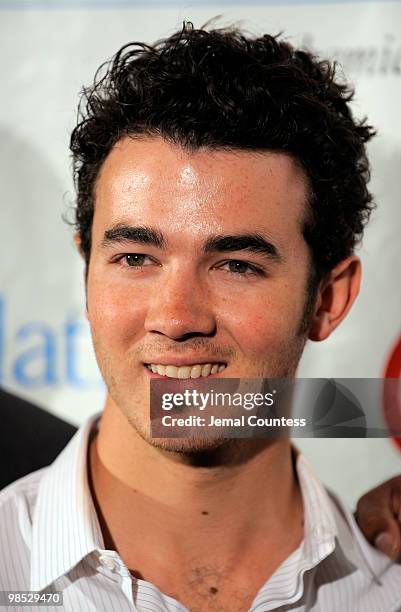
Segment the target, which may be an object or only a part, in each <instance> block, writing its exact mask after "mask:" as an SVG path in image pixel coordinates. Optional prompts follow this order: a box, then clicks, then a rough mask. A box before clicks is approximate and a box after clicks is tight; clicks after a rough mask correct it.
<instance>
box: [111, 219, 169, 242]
mask: <svg viewBox="0 0 401 612" xmlns="http://www.w3.org/2000/svg"><path fill="white" fill-rule="evenodd" d="M115 242H137V243H140V244H151V245H153V246H155V247H159V248H163V247H164V246H165V244H166V241H165V239H164V237H163V234H162V233H161V232H160V231H158V230H156V229H152V228H151V227H146V226H143V225H139V226H132V225H122V224H119V225H116V226H115V227H112V228H111V229H108V230H106V231H105V232H104V237H103V240H102V246H103V247H107V246H110V245H111V244H113V243H115Z"/></svg>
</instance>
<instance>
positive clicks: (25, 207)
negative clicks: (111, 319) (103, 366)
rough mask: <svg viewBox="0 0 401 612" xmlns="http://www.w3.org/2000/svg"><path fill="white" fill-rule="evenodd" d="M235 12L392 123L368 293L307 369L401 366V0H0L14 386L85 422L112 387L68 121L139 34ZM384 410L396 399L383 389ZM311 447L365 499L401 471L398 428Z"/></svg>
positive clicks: (2, 349)
mask: <svg viewBox="0 0 401 612" xmlns="http://www.w3.org/2000/svg"><path fill="white" fill-rule="evenodd" d="M217 15H221V18H220V20H219V21H218V22H217V25H218V26H223V25H227V24H231V23H234V22H236V23H237V24H238V25H240V26H241V27H243V28H245V29H247V30H248V31H250V32H253V33H255V34H262V33H264V32H268V33H273V34H275V33H278V32H280V31H282V32H284V35H285V36H286V37H287V38H288V40H289V41H291V42H293V43H295V44H301V45H303V46H307V47H309V48H312V49H313V50H315V51H316V52H317V53H318V54H319V55H320V56H322V57H329V58H331V59H336V60H338V62H339V63H340V65H341V67H342V69H343V71H344V73H345V75H346V76H347V78H348V79H349V80H350V81H351V82H352V83H353V84H354V86H355V88H356V98H355V102H354V110H355V113H356V115H357V116H359V117H361V116H365V115H367V116H368V118H369V122H370V123H372V124H373V125H374V126H375V127H376V128H377V131H378V136H377V137H376V138H375V139H374V141H373V142H372V144H371V145H370V146H369V154H370V159H371V163H372V170H373V172H372V183H371V187H372V190H373V192H374V194H375V198H376V201H377V203H378V208H377V210H376V211H375V212H374V214H373V216H372V220H371V222H370V224H369V226H368V229H367V231H366V235H365V240H364V243H363V247H362V248H361V249H360V250H359V251H358V254H359V255H360V256H361V258H362V262H363V266H364V278H363V284H362V291H361V295H360V297H359V299H358V301H357V303H356V305H355V306H354V307H353V309H352V311H351V313H350V315H349V316H348V318H347V320H346V321H345V322H344V323H343V324H342V326H341V327H340V328H339V329H338V330H337V331H336V332H335V334H333V336H332V337H331V338H330V339H329V340H328V341H326V342H323V343H321V344H314V343H309V344H308V345H307V349H306V352H305V355H304V358H303V361H302V364H301V368H300V376H303V377H329V378H330V377H338V378H341V377H343V378H345V377H353V378H358V377H360V378H369V377H373V378H380V377H382V376H385V375H386V373H387V375H391V376H393V377H397V378H398V377H400V376H401V335H400V334H401V239H400V235H401V200H400V187H399V183H400V171H401V115H400V108H401V30H400V24H401V2H399V1H388V2H385V1H382V2H380V1H376V2H363V1H359V2H332V1H325V2H324V1H320V2H319V1H310V2H299V1H295V0H293V1H292V2H266V1H264V2H260V3H258V2H255V3H254V4H253V5H252V6H249V5H248V4H247V3H245V2H243V3H241V2H230V3H229V2H219V3H211V2H201V1H198V2H191V3H186V4H180V3H179V2H172V1H171V2H163V3H156V2H149V0H148V2H147V3H146V7H145V4H144V3H143V4H142V3H140V2H134V1H128V0H124V1H123V0H122V1H120V2H118V1H117V2H111V1H106V0H98V1H96V2H90V1H86V2H85V1H78V0H72V1H68V3H67V2H66V1H61V0H54V1H53V2H50V1H48V2H46V1H45V0H42V1H35V0H13V2H11V1H8V2H7V1H4V0H0V40H1V57H2V68H1V102H2V103H1V107H0V132H1V140H0V145H1V149H0V150H1V153H0V154H1V159H0V169H1V230H2V232H1V236H2V245H1V261H2V265H1V267H0V384H1V385H2V386H4V387H6V388H8V389H10V390H12V391H15V392H16V393H17V394H19V395H21V396H23V397H26V398H28V399H31V400H33V401H35V402H37V403H39V404H41V405H42V406H44V407H46V408H48V409H49V410H50V411H52V412H54V413H56V414H58V415H60V416H61V417H63V418H65V419H67V420H69V421H71V422H73V423H76V424H79V423H81V422H82V421H83V420H84V419H86V417H88V416H89V415H90V414H92V413H94V412H97V411H100V410H101V409H102V405H103V400H104V386H103V383H102V381H101V379H100V376H99V373H98V370H97V366H96V363H95V359H94V356H93V352H92V348H91V341H90V335H89V328H88V324H87V321H86V319H85V315H84V287H83V265H82V262H81V261H80V259H79V257H78V255H77V253H76V252H75V249H74V246H73V240H72V234H73V232H72V229H71V227H68V225H67V224H66V223H64V222H63V220H62V217H63V216H67V217H68V216H69V217H70V218H72V214H71V209H72V206H73V203H74V192H73V187H72V179H71V162H70V158H69V151H68V142H69V135H70V132H71V130H72V128H73V126H74V122H75V113H76V106H77V101H78V92H79V91H80V89H81V87H82V85H84V84H89V83H90V82H91V80H92V79H93V76H94V73H95V70H96V68H97V67H98V66H99V65H100V63H102V62H103V61H104V60H106V59H109V58H110V57H111V56H112V55H113V54H114V53H115V51H117V49H118V48H119V47H121V46H122V45H123V44H124V43H126V42H129V41H134V40H139V41H145V42H153V41H154V40H156V39H158V38H161V37H164V36H168V35H169V34H171V33H172V32H173V31H175V30H176V29H178V28H180V27H181V24H182V21H183V20H184V19H185V20H189V21H192V22H193V23H194V25H195V27H200V26H201V25H203V24H204V23H205V22H206V21H208V20H209V19H211V18H212V17H215V16H217ZM377 409H378V410H382V409H383V407H382V406H381V405H380V401H378V407H377ZM300 446H302V448H303V449H304V450H305V452H306V453H307V454H308V455H309V456H310V457H311V458H312V461H314V462H315V465H316V467H317V468H318V471H319V473H320V475H321V476H322V477H323V479H324V480H325V482H326V483H328V484H329V485H331V486H332V487H334V488H336V489H337V490H338V491H339V492H340V493H342V494H343V495H345V497H346V498H347V499H348V501H349V502H350V503H352V502H353V501H354V500H355V499H356V497H357V495H358V494H359V493H360V492H361V491H362V490H363V489H366V488H367V487H369V486H370V485H372V484H374V483H375V482H377V481H378V480H379V479H381V478H384V477H389V476H391V475H393V474H395V473H397V472H401V461H400V458H401V455H400V454H399V451H398V450H397V446H396V444H394V443H393V442H392V441H391V440H349V439H348V440H327V439H326V440H311V441H307V440H306V441H303V442H302V445H301V444H300Z"/></svg>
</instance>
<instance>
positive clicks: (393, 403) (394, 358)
mask: <svg viewBox="0 0 401 612" xmlns="http://www.w3.org/2000/svg"><path fill="white" fill-rule="evenodd" d="M384 378H400V384H401V335H400V337H399V338H398V340H397V342H396V343H395V345H394V347H393V349H392V350H391V352H390V356H389V359H388V362H387V365H386V367H385V370H384ZM398 391H399V389H398V387H397V386H396V385H386V383H385V382H384V385H383V409H384V416H385V419H386V422H387V424H388V426H389V428H390V429H393V430H394V429H398V430H399V429H400V423H401V402H400V393H399V392H398ZM393 441H394V442H395V444H396V446H397V449H398V450H399V451H400V452H401V438H400V437H393Z"/></svg>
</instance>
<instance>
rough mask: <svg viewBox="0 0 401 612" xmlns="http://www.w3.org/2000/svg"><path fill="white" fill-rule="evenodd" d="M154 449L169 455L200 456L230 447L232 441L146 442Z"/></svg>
mask: <svg viewBox="0 0 401 612" xmlns="http://www.w3.org/2000/svg"><path fill="white" fill-rule="evenodd" d="M146 441H147V442H148V443H149V444H151V445H152V446H153V447H155V448H158V449H160V450H163V451H166V452H169V453H179V454H182V455H196V454H198V455H200V454H204V453H211V452H213V451H215V450H217V449H221V448H223V447H226V446H227V445H229V444H230V443H231V442H232V440H230V439H228V438H222V437H219V438H201V437H195V436H194V437H189V438H152V437H150V436H149V437H147V440H146Z"/></svg>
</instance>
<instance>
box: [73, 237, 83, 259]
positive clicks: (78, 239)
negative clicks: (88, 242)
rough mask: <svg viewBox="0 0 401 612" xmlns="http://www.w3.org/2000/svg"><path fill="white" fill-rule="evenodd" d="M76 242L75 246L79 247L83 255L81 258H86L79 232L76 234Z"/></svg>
mask: <svg viewBox="0 0 401 612" xmlns="http://www.w3.org/2000/svg"><path fill="white" fill-rule="evenodd" d="M74 242H75V246H76V247H77V249H78V252H79V254H80V255H81V257H85V256H84V252H83V250H82V247H81V237H80V235H79V233H78V232H77V233H76V234H74Z"/></svg>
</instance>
